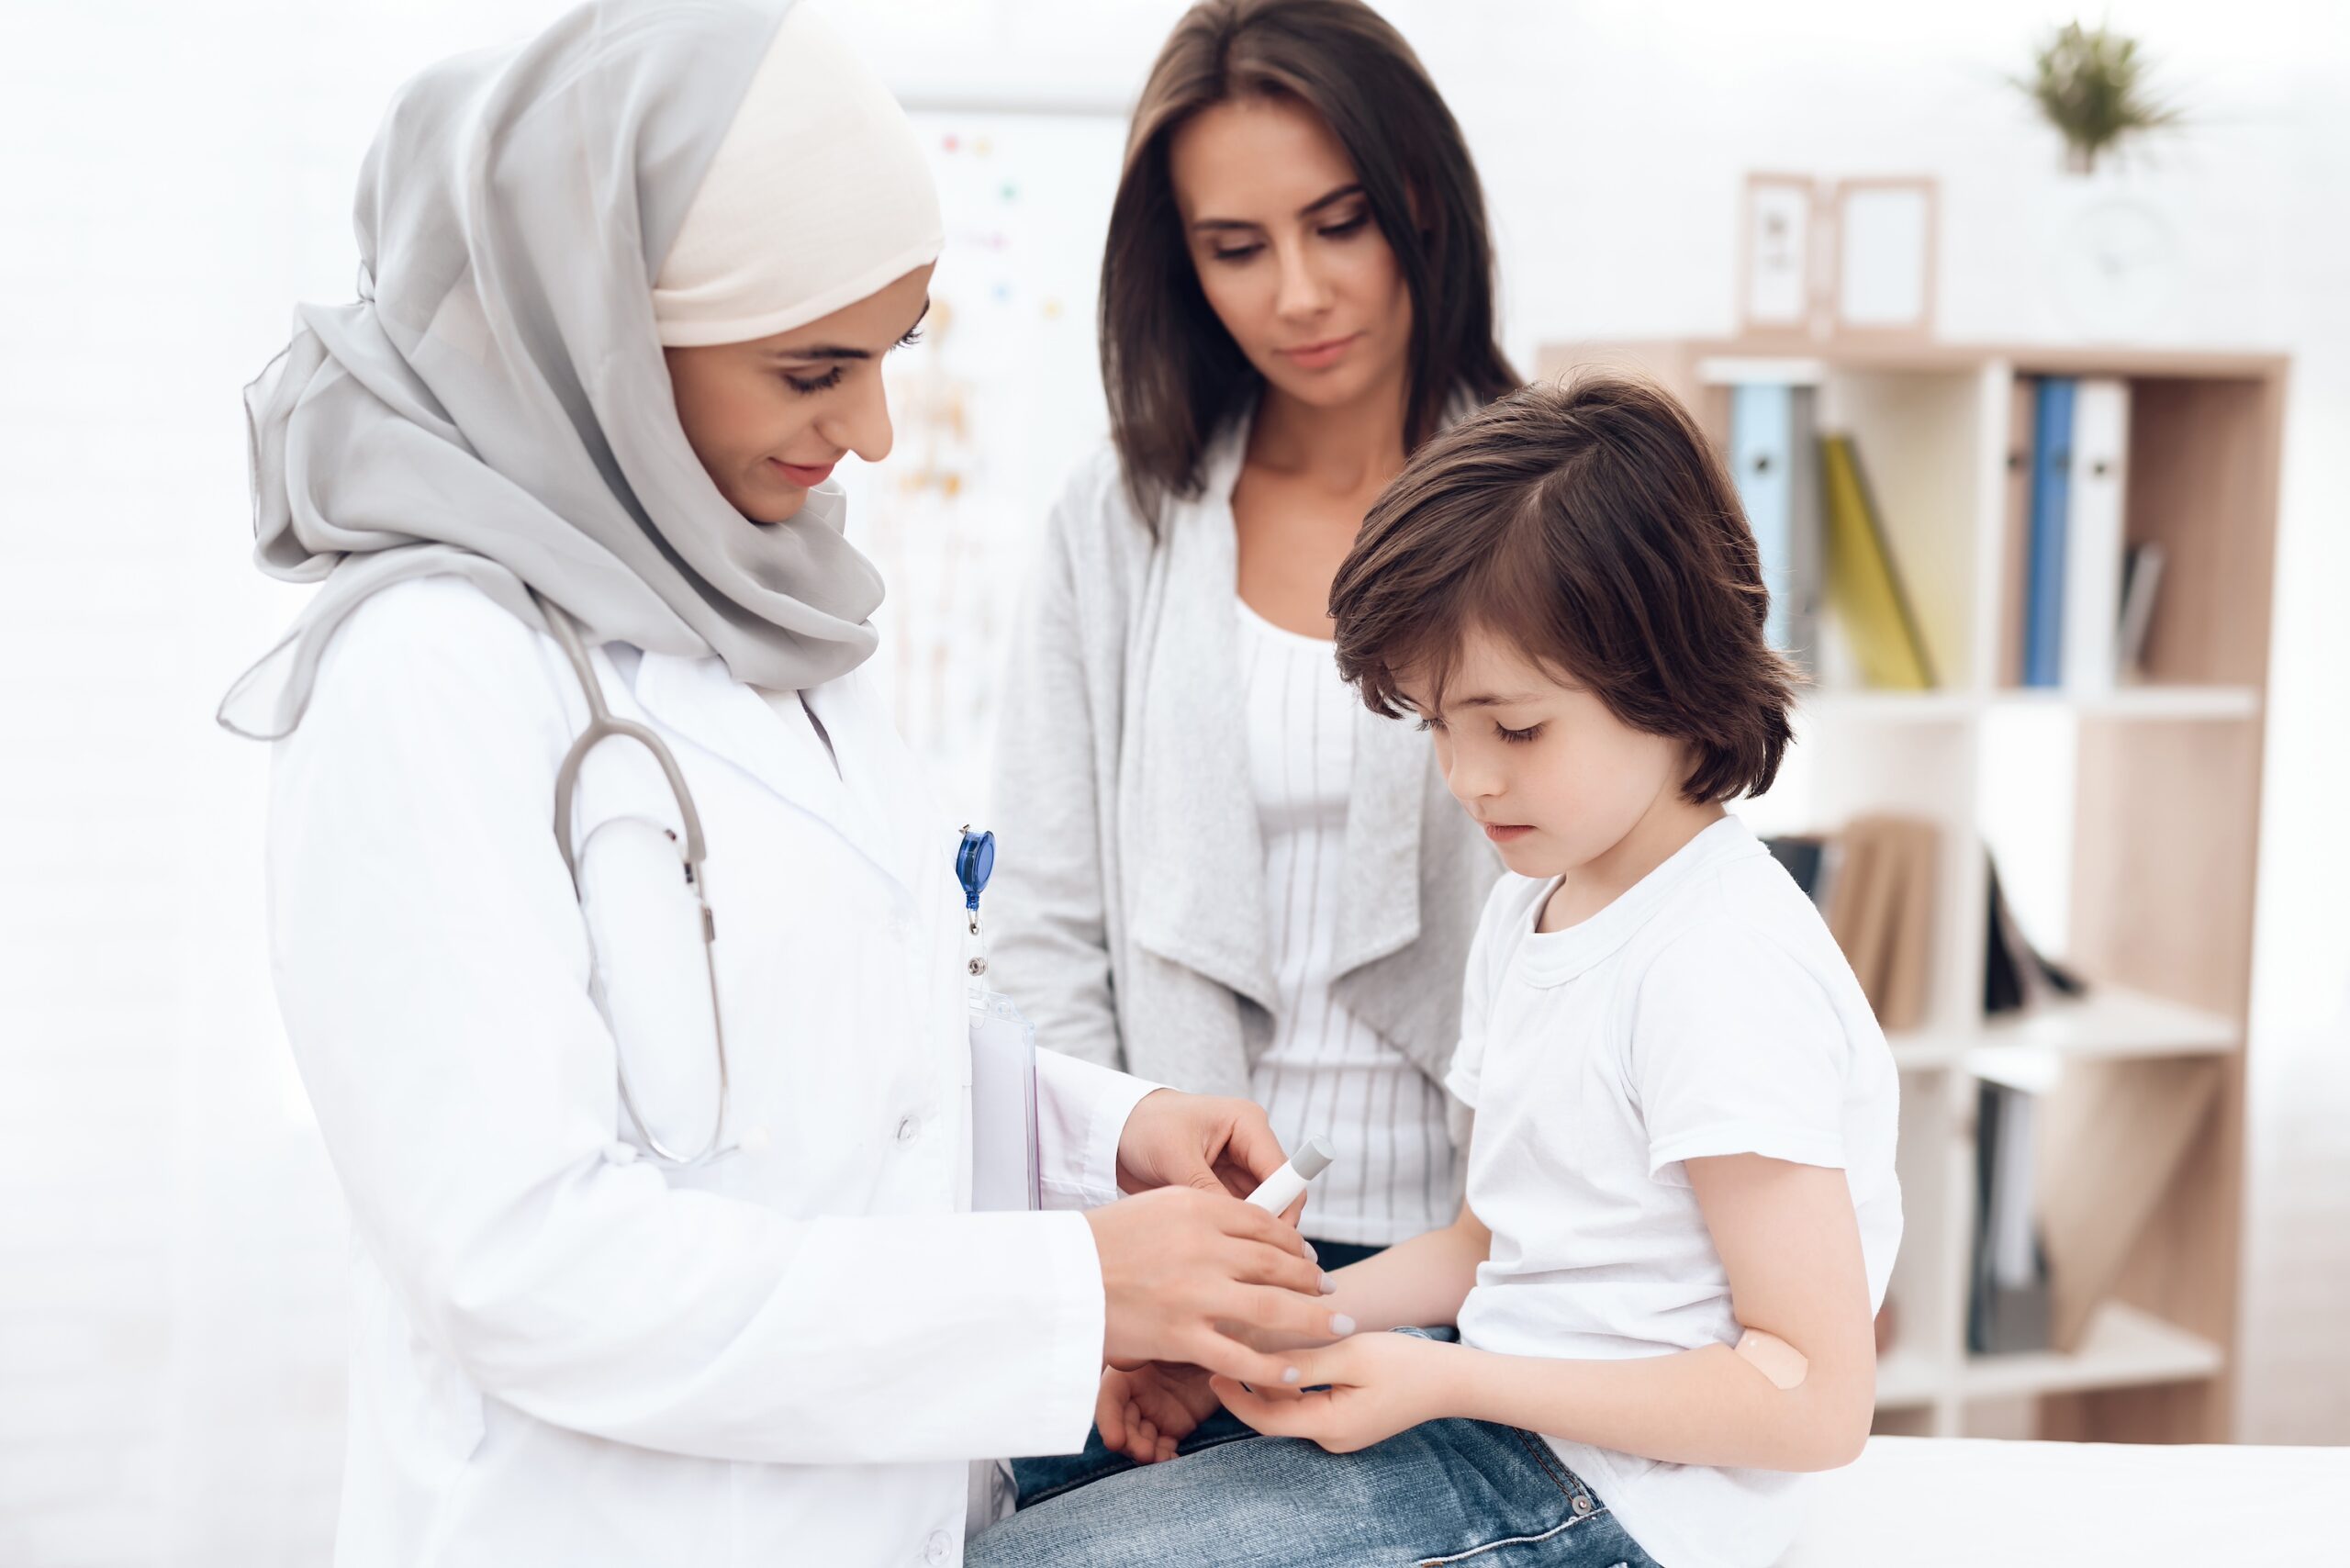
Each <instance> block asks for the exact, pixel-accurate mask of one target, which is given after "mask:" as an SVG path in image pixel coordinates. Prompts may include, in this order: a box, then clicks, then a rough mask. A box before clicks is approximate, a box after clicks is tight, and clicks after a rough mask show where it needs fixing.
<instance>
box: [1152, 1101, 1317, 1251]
mask: <svg viewBox="0 0 2350 1568" xmlns="http://www.w3.org/2000/svg"><path fill="white" fill-rule="evenodd" d="M1287 1159H1288V1156H1286V1155H1284V1154H1283V1153H1282V1152H1281V1142H1280V1140H1279V1139H1277V1138H1275V1137H1273V1129H1272V1127H1271V1126H1270V1124H1269V1123H1268V1122H1267V1121H1266V1120H1265V1110H1264V1107H1263V1106H1261V1105H1257V1104H1252V1103H1249V1102H1248V1101H1246V1100H1218V1099H1212V1098H1210V1097H1209V1096H1207V1095H1204V1094H1179V1093H1177V1092H1175V1091H1174V1090H1171V1089H1159V1090H1154V1091H1153V1092H1150V1093H1148V1094H1146V1095H1144V1096H1143V1097H1142V1099H1141V1101H1140V1102H1139V1103H1136V1106H1135V1108H1134V1112H1133V1114H1131V1115H1129V1116H1128V1117H1127V1118H1126V1126H1125V1131H1124V1132H1123V1133H1121V1134H1120V1135H1119V1137H1118V1186H1119V1189H1120V1190H1121V1191H1123V1192H1127V1193H1147V1192H1149V1191H1150V1190H1151V1189H1152V1188H1154V1187H1197V1188H1199V1189H1200V1190H1201V1191H1203V1192H1209V1193H1231V1194H1232V1195H1233V1196H1234V1197H1236V1198H1245V1197H1247V1196H1248V1194H1249V1193H1253V1192H1255V1191H1256V1190H1257V1187H1258V1184H1259V1183H1260V1182H1263V1181H1264V1180H1265V1178H1266V1177H1268V1176H1270V1175H1271V1174H1272V1173H1273V1172H1274V1171H1276V1170H1280V1169H1281V1166H1282V1164H1283V1163H1284V1162H1285V1161H1286V1160H1287ZM1304 1207H1305V1200H1304V1198H1303V1197H1301V1198H1299V1199H1298V1200H1297V1202H1296V1203H1294V1204H1291V1205H1290V1208H1289V1212H1288V1213H1287V1214H1285V1215H1282V1216H1281V1217H1282V1218H1283V1219H1286V1220H1288V1221H1289V1222H1290V1224H1291V1225H1292V1226H1294V1225H1295V1224H1296V1223H1297V1216H1298V1214H1299V1213H1300V1211H1302V1210H1303V1209H1304ZM1309 1256H1310V1254H1309Z"/></svg>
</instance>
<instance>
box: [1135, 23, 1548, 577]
mask: <svg viewBox="0 0 2350 1568" xmlns="http://www.w3.org/2000/svg"><path fill="white" fill-rule="evenodd" d="M1252 97H1283V98H1288V99H1290V100H1292V101H1293V102H1296V103H1300V104H1303V105H1304V106H1306V107H1307V108H1309V109H1311V110H1313V111H1314V112H1315V114H1316V115H1318V116H1320V117H1321V118H1322V122H1323V123H1324V124H1325V125H1327V126H1328V127H1329V128H1330V132H1331V134H1332V135H1333V136H1335V137H1337V140H1338V144H1339V145H1340V146H1341V147H1344V148H1345V149H1346V151H1347V157H1348V161H1349V162H1352V163H1353V164H1354V166H1355V174H1356V177H1357V178H1358V179H1359V180H1360V181H1361V183H1362V192H1363V197H1364V200H1365V203H1366V205H1368V206H1369V207H1370V208H1371V221H1372V222H1374V223H1376V224H1378V225H1379V231H1380V233H1381V234H1382V235H1384V236H1385V237H1386V240H1387V245H1388V248H1389V249H1390V250H1392V251H1393V252H1394V253H1395V266H1396V270H1397V271H1398V272H1399V273H1400V274H1402V276H1403V279H1404V287H1405V289H1406V290H1407V291H1408V292H1409V293H1410V295H1411V297H1412V357H1411V381H1410V389H1409V391H1408V392H1407V393H1406V394H1405V406H1404V451H1406V452H1409V451H1410V450H1412V448H1414V447H1416V446H1417V445H1418V444H1419V443H1420V442H1422V441H1425V440H1426V439H1427V437H1428V435H1429V434H1430V433H1431V432H1433V431H1435V430H1436V428H1437V426H1438V424H1440V423H1441V422H1442V421H1443V418H1444V411H1445V408H1446V406H1447V404H1449V402H1450V401H1451V400H1452V398H1454V397H1456V396H1457V395H1459V394H1460V392H1462V391H1466V392H1467V393H1468V394H1469V395H1470V396H1471V397H1472V398H1474V399H1475V400H1476V401H1478V402H1481V403H1482V402H1483V401H1484V400H1485V399H1487V398H1494V397H1498V396H1499V395H1500V394H1501V393H1503V392H1505V391H1507V390H1508V389H1509V388H1510V387H1513V386H1516V385H1517V384H1518V377H1517V375H1516V372H1515V371H1513V370H1512V369H1510V365H1509V361H1508V360H1507V359H1506V358H1505V356H1504V355H1503V353H1502V351H1501V345H1500V342H1499V341H1498V340H1497V339H1496V338H1495V336H1494V247H1493V241H1492V240H1491V238H1490V237H1489V236H1488V233H1487V230H1486V227H1485V197H1484V192H1483V187H1482V186H1480V185H1479V184H1478V183H1477V169H1476V165H1475V164H1473V163H1472V162H1470V161H1469V147H1468V143H1467V142H1466V141H1465V140H1463V139H1462V138H1461V135H1460V125H1459V123H1458V122H1456V121H1455V120H1454V119H1453V118H1452V111H1451V110H1450V109H1449V108H1447V107H1446V106H1445V103H1444V99H1443V98H1442V97H1441V96H1439V95H1438V93H1437V90H1436V84H1435V83H1433V82H1431V81H1429V80H1428V74H1427V71H1426V69H1424V68H1423V67H1422V66H1421V64H1420V62H1419V57H1418V56H1416V55H1415V54H1414V53H1413V52H1412V47H1411V45H1409V44H1407V43H1405V42H1404V39H1403V35H1401V34H1400V33H1398V32H1396V30H1395V29H1394V28H1393V27H1390V26H1389V25H1388V23H1387V21H1386V19H1385V18H1384V17H1381V16H1380V14H1379V13H1378V12H1376V11H1374V10H1372V9H1371V7H1370V6H1367V5H1364V4H1363V3H1362V0H1202V4H1200V5H1196V6H1192V8H1191V9H1190V10H1189V11H1186V12H1185V13H1184V14H1183V17H1182V19H1181V21H1179V22H1177V23H1176V24H1175V30H1174V32H1173V33H1172V34H1170V35H1169V38H1168V39H1167V43H1166V46H1165V47H1164V48H1162V49H1161V50H1159V51H1158V61H1157V62H1155V63H1153V64H1152V66H1151V68H1150V76H1149V79H1148V80H1147V81H1146V82H1145V83H1144V84H1143V89H1142V96H1141V98H1140V100H1139V101H1138V102H1137V103H1136V106H1135V118H1134V124H1133V125H1132V127H1131V128H1130V129H1129V130H1128V131H1127V135H1126V153H1125V168H1124V170H1123V172H1122V173H1121V174H1120V175H1119V178H1118V190H1117V195H1116V196H1115V197H1114V198H1113V201H1112V203H1111V207H1110V233H1109V239H1108V241H1106V243H1105V244H1104V245H1103V246H1102V306H1101V338H1102V342H1101V349H1102V390H1103V391H1104V392H1105V393H1106V394H1107V395H1108V398H1109V402H1110V436H1111V440H1112V441H1113V442H1114V443H1115V444H1116V446H1117V449H1118V459H1119V465H1120V466H1121V467H1122V468H1123V469H1124V470H1125V480H1126V488H1127V491H1128V493H1129V495H1130V496H1131V497H1132V498H1133V500H1134V503H1135V507H1136V511H1137V513H1138V515H1139V516H1140V517H1141V518H1142V519H1143V521H1145V523H1147V525H1148V526H1149V527H1150V528H1151V529H1153V530H1154V531H1156V530H1157V528H1158V515H1159V510H1160V508H1161V506H1162V505H1163V504H1164V503H1165V502H1166V500H1167V499H1168V498H1170V497H1190V496H1195V495H1197V494H1198V493H1199V487H1200V484H1201V479H1202V465H1203V459H1204V457H1205V455H1206V453H1207V448H1208V443H1209V442H1212V441H1214V439H1215V436H1216V433H1217V431H1218V430H1219V429H1220V428H1221V427H1222V426H1223V424H1224V423H1225V420H1228V419H1230V418H1231V417H1232V416H1233V415H1234V414H1235V413H1237V411H1238V410H1239V409H1240V408H1241V407H1242V405H1243V404H1244V403H1245V402H1246V400H1247V399H1248V398H1249V397H1250V396H1251V395H1253V394H1254V392H1255V391H1256V388H1257V385H1258V376H1257V373H1256V371H1255V370H1254V369H1253V368H1251V367H1250V365H1249V364H1248V359H1247V358H1246V357H1245V356H1244V355H1243V354H1242V353H1241V352H1240V348H1239V345H1238V344H1237V343H1235V342H1233V341H1232V337H1231V334H1229V333H1227V332H1226V331H1225V330H1224V323H1223V322H1221V321H1219V320H1217V319H1216V315H1215V311H1214V308H1211V307H1210V306H1209V304H1208V301H1207V296H1206V295H1205V294H1203V292H1201V289H1200V280H1199V274H1198V273H1197V272H1195V271H1194V270H1193V267H1192V252H1191V246H1190V245H1189V243H1187V241H1185V238H1184V234H1183V219H1182V214H1181V211H1179V210H1178V208H1177V207H1176V205H1175V183H1174V180H1173V177H1172V176H1171V175H1170V174H1169V171H1168V148H1169V145H1170V144H1171V143H1172V142H1173V141H1174V140H1175V133H1176V132H1177V131H1178V130H1180V129H1181V128H1182V126H1183V123H1184V122H1185V121H1186V120H1189V119H1190V118H1192V116H1193V115H1195V114H1198V113H1199V112H1200V111H1201V110H1203V109H1205V108H1208V107H1210V106H1214V105H1216V104H1221V103H1225V102H1228V101H1231V100H1234V99H1239V98H1252Z"/></svg>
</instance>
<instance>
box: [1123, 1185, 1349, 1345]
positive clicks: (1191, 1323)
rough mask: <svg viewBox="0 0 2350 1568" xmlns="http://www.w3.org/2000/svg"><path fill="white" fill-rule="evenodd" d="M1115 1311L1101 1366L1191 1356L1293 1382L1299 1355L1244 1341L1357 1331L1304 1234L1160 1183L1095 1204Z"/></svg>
mask: <svg viewBox="0 0 2350 1568" xmlns="http://www.w3.org/2000/svg"><path fill="white" fill-rule="evenodd" d="M1085 1220H1086V1223H1087V1224H1088V1225H1090V1226H1092V1227H1093V1246H1094V1250H1095V1251H1096V1252H1097V1253H1098V1254H1099V1255H1100V1257H1101V1260H1102V1293H1103V1296H1104V1300H1105V1304H1106V1307H1107V1311H1106V1314H1105V1316H1106V1318H1107V1331H1106V1333H1105V1334H1104V1336H1103V1343H1102V1356H1103V1359H1104V1360H1105V1361H1110V1362H1112V1363H1113V1364H1114V1365H1118V1366H1124V1367H1133V1366H1138V1365H1140V1364H1141V1363H1142V1362H1144V1361H1177V1362H1190V1363H1192V1364H1193V1365H1196V1366H1201V1367H1204V1368H1206V1369H1207V1370H1208V1371H1210V1372H1223V1373H1225V1375H1227V1376H1230V1377H1237V1378H1245V1379H1248V1380H1249V1381H1250V1382H1255V1383H1274V1384H1279V1383H1281V1382H1282V1381H1283V1373H1284V1372H1288V1373H1290V1374H1292V1375H1291V1377H1290V1379H1289V1381H1291V1382H1294V1381H1295V1376H1294V1372H1295V1369H1294V1366H1293V1364H1292V1363H1293V1361H1295V1357H1294V1355H1271V1354H1268V1353H1266V1352H1264V1351H1260V1350H1255V1349H1252V1348H1251V1346H1250V1344H1249V1342H1248V1337H1253V1336H1259V1335H1282V1336H1291V1337H1294V1338H1295V1339H1296V1340H1300V1341H1304V1342H1321V1341H1327V1340H1328V1339H1330V1338H1337V1337H1341V1336H1344V1335H1347V1334H1349V1333H1352V1332H1353V1331H1354V1324H1353V1322H1352V1321H1351V1320H1350V1319H1344V1318H1341V1319H1337V1320H1336V1321H1333V1319H1332V1316H1331V1313H1330V1309H1329V1306H1328V1305H1327V1304H1326V1302H1325V1301H1324V1299H1323V1297H1324V1285H1323V1280H1324V1275H1323V1273H1322V1270H1321V1268H1320V1267H1319V1265H1317V1264H1316V1263H1315V1261H1314V1260H1313V1258H1312V1257H1311V1255H1310V1249H1308V1248H1307V1247H1306V1244H1305V1238H1304V1237H1301V1236H1300V1235H1298V1234H1297V1232H1296V1231H1295V1230H1293V1229H1292V1228H1291V1227H1290V1226H1287V1225H1285V1224H1283V1223H1282V1222H1281V1221H1280V1220H1278V1219H1276V1218H1274V1217H1273V1216H1272V1215H1269V1214H1267V1213H1265V1212H1264V1211H1263V1210H1262V1209H1259V1208H1255V1207H1253V1206H1251V1205H1249V1204H1244V1203H1242V1202H1241V1201H1240V1200H1239V1199H1237V1198H1235V1197H1231V1196H1229V1195H1227V1194H1226V1193H1223V1192H1221V1191H1217V1192H1213V1193H1211V1192H1203V1191H1201V1190H1199V1189H1197V1188H1194V1187H1162V1188H1159V1189H1158V1191H1156V1192H1150V1193H1143V1194H1142V1195H1140V1196H1139V1197H1133V1198H1124V1199H1121V1200H1119V1201H1118V1202H1117V1203H1114V1204H1107V1205H1105V1206H1104V1207H1102V1208H1098V1209H1088V1210H1087V1211H1086V1213H1085Z"/></svg>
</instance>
